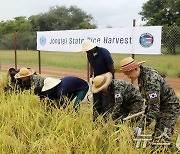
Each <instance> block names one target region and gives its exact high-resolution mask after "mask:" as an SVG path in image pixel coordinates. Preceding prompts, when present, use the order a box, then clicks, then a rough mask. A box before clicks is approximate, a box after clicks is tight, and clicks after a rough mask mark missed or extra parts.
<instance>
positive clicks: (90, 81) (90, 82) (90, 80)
mask: <svg viewBox="0 0 180 154" xmlns="http://www.w3.org/2000/svg"><path fill="white" fill-rule="evenodd" d="M92 84H93V78H90V79H89V85H90V86H91V85H92Z"/></svg>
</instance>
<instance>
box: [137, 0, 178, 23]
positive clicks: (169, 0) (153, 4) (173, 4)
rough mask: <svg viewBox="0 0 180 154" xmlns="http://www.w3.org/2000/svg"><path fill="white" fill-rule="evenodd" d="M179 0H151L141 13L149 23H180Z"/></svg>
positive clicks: (145, 4)
mask: <svg viewBox="0 0 180 154" xmlns="http://www.w3.org/2000/svg"><path fill="white" fill-rule="evenodd" d="M179 8H180V1H179V0H149V1H147V2H146V3H144V5H143V7H142V11H141V12H140V13H139V14H140V15H141V16H142V18H143V20H145V21H147V25H152V26H154V25H168V26H171V25H174V24H176V25H178V26H179V25H180V14H179Z"/></svg>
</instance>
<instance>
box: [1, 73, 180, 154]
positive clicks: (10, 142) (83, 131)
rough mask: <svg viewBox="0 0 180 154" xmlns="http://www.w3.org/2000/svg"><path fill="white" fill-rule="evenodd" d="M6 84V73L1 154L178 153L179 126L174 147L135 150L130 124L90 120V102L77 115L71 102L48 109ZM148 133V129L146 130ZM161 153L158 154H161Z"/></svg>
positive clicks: (31, 97)
mask: <svg viewBox="0 0 180 154" xmlns="http://www.w3.org/2000/svg"><path fill="white" fill-rule="evenodd" d="M7 85H8V78H7V75H6V74H5V73H3V74H1V75H0V153H1V154H5V153H8V154H9V153H17V154H21V153H25V154H26V153H28V154H36V153H37V154H46V153H47V154H54V153H58V154H59V153H60V154H61V153H62V154H64V153H68V154H70V153H74V154H85V153H86V154H92V153H93V154H94V153H98V154H104V153H107V154H112V153H113V154H121V153H122V154H137V153H139V154H141V153H147V154H150V153H151V154H156V153H165V152H167V153H175V152H176V153H178V151H177V149H176V148H175V142H176V137H177V135H178V133H179V128H180V127H179V124H180V121H179V123H178V125H177V126H176V130H175V135H174V138H173V147H171V148H168V147H166V146H165V147H163V146H157V147H151V146H147V147H146V148H144V149H143V148H142V147H141V148H139V149H137V148H136V147H135V143H133V140H132V138H133V129H134V128H135V126H136V125H137V124H135V126H132V125H131V124H130V122H127V123H125V124H123V125H122V124H117V125H115V123H114V122H113V121H112V120H109V121H108V122H107V123H105V122H104V121H103V118H102V117H101V116H100V117H99V118H98V120H97V121H96V122H93V120H92V103H88V102H87V100H86V99H85V100H84V101H83V102H81V106H80V110H79V112H75V111H74V109H73V103H71V104H70V106H68V107H67V108H66V109H62V108H61V109H52V110H47V105H46V102H47V100H45V101H40V100H39V98H38V97H37V96H36V95H34V94H33V93H32V92H31V91H25V92H22V93H16V92H15V91H6V92H5V91H4V90H3V88H4V87H5V86H7ZM148 131H149V132H151V129H149V130H148ZM160 151H161V152H160Z"/></svg>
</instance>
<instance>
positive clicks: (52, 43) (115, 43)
mask: <svg viewBox="0 0 180 154" xmlns="http://www.w3.org/2000/svg"><path fill="white" fill-rule="evenodd" d="M161 29H162V27H161V26H147V27H128V28H107V29H87V30H64V31H44V32H37V50H43V51H63V52H76V50H77V49H78V48H79V47H80V46H81V43H82V41H83V40H85V39H90V40H91V41H92V42H100V44H99V46H100V47H104V48H106V49H108V50H109V51H110V52H111V53H125V54H161Z"/></svg>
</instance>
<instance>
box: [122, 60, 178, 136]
mask: <svg viewBox="0 0 180 154" xmlns="http://www.w3.org/2000/svg"><path fill="white" fill-rule="evenodd" d="M142 63H144V61H143V62H139V63H138V62H136V61H135V60H134V59H133V58H131V57H128V58H125V59H123V60H122V61H121V71H123V72H124V74H125V75H127V76H128V77H129V78H130V79H132V80H136V79H138V85H139V90H140V92H141V93H142V96H143V97H144V98H145V99H146V102H147V112H146V114H145V115H146V116H145V121H146V126H148V125H150V124H151V123H152V121H153V120H156V125H155V131H154V134H153V135H154V136H159V135H161V134H163V133H167V134H168V137H169V139H170V136H172V134H173V132H174V127H175V124H176V121H177V119H178V117H179V115H180V101H179V99H178V97H177V96H176V94H175V92H174V90H173V89H172V88H171V86H170V85H169V84H168V83H167V82H166V80H165V79H164V78H163V77H162V76H161V75H160V74H159V73H158V72H157V71H156V70H154V69H152V68H150V67H143V66H142ZM145 121H143V122H141V123H140V125H139V126H138V127H137V128H136V129H135V132H134V133H135V136H138V135H140V133H141V130H142V129H143V128H144V125H145V123H144V122H145Z"/></svg>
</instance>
